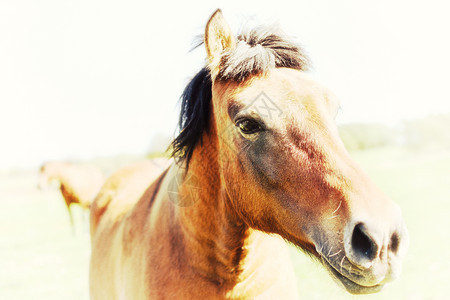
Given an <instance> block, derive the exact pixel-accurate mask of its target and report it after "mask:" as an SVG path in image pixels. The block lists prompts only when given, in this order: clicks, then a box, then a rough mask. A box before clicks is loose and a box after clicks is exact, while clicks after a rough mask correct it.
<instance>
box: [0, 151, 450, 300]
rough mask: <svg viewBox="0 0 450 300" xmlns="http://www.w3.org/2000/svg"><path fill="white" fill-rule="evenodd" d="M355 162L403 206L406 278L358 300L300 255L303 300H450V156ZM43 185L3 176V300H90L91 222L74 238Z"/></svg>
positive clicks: (388, 156)
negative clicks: (406, 237)
mask: <svg viewBox="0 0 450 300" xmlns="http://www.w3.org/2000/svg"><path fill="white" fill-rule="evenodd" d="M352 155H353V157H354V158H355V159H356V160H357V161H358V162H359V163H360V164H361V165H362V166H363V168H364V169H365V170H366V171H367V172H368V173H369V175H370V176H371V177H372V179H373V180H374V181H375V182H376V183H377V184H378V186H379V187H380V188H381V189H382V190H383V191H384V192H385V193H386V194H387V195H389V196H390V197H391V198H392V199H393V200H394V201H395V202H397V203H398V204H399V205H400V206H401V207H402V210H403V215H404V218H405V220H406V222H407V225H408V229H409V234H410V239H411V244H410V250H409V252H408V254H407V256H406V258H405V261H404V267H403V272H402V274H401V276H400V278H399V279H397V280H396V281H395V282H394V283H393V284H391V285H389V286H387V287H386V288H385V289H384V290H383V291H382V292H380V293H378V294H375V295H369V296H352V295H349V294H348V293H347V292H345V291H344V290H343V289H342V288H340V287H339V286H338V284H336V283H335V282H334V281H333V280H332V279H331V277H330V276H329V275H328V274H327V272H326V271H325V269H324V268H323V267H321V266H320V265H319V264H318V263H317V262H314V261H312V260H311V259H310V258H308V257H307V256H306V255H304V254H302V253H301V252H298V251H297V250H295V249H293V250H292V256H293V258H294V265H295V268H296V271H297V277H298V286H299V291H300V295H301V298H302V299H355V298H356V299H362V298H365V299H448V297H449V295H450V285H449V283H448V281H449V280H450V251H449V249H450V230H449V229H450V192H449V191H450V175H449V173H450V153H440V154H436V153H433V154H428V153H411V152H408V151H407V150H404V149H401V148H386V149H376V150H368V151H364V152H355V153H353V154H352ZM36 185H37V174H36V173H35V172H31V171H16V172H0V202H1V209H0V299H8V300H9V299H88V264H89V252H90V249H89V232H88V223H87V222H88V220H87V219H88V218H87V216H86V215H85V218H84V219H83V213H82V211H81V210H78V209H76V208H75V211H74V215H75V223H76V224H75V225H76V226H75V230H74V232H73V231H72V228H71V226H70V222H69V218H68V215H67V212H66V208H65V207H64V204H63V201H62V200H61V198H60V197H61V196H60V195H59V193H58V192H57V191H56V190H50V191H45V192H43V191H39V190H37V189H36Z"/></svg>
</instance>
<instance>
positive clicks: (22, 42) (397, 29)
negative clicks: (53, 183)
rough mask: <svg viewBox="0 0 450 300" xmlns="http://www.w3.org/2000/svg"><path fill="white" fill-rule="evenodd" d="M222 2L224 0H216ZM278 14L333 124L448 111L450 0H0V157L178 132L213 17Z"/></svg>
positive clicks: (147, 142)
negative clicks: (182, 101)
mask: <svg viewBox="0 0 450 300" xmlns="http://www.w3.org/2000/svg"><path fill="white" fill-rule="evenodd" d="M224 3H225V2H224ZM218 7H221V8H222V9H223V12H224V14H225V17H226V18H227V19H228V20H229V22H230V23H231V25H232V28H234V29H235V30H237V29H238V28H239V26H240V24H244V23H245V21H246V20H247V19H254V18H255V17H256V20H257V22H256V23H258V22H259V23H266V22H275V21H278V22H279V23H280V24H281V26H282V28H283V29H284V31H286V32H287V33H288V34H289V35H292V36H295V37H296V38H297V41H299V42H300V43H301V44H302V45H303V46H304V48H305V49H306V51H307V53H308V54H309V56H310V57H311V59H312V62H313V66H314V68H313V70H312V72H311V74H312V76H314V77H315V78H316V79H317V80H318V81H319V82H321V83H323V84H324V85H326V86H328V87H329V88H331V89H332V90H333V91H334V92H335V94H337V95H338V97H339V98H340V99H341V101H342V104H343V113H342V114H341V116H340V117H339V118H340V122H361V121H363V122H383V123H388V124H396V123H398V122H399V121H400V120H402V119H408V118H417V117H421V116H425V115H427V114H432V113H445V112H450V91H449V77H450V76H449V72H450V59H449V56H450V42H449V29H450V18H449V17H448V16H449V12H450V9H449V6H448V5H447V3H446V1H437V0H427V1H401V0H397V1H392V0H391V1H389V0H382V1H366V0H348V1H335V0H299V1H290V2H289V1H281V0H277V1H273V0H272V1H267V2H265V1H242V0H239V1H227V2H226V4H222V3H220V2H219V1H184V2H180V3H179V4H176V3H173V2H170V1H157V2H152V1H148V0H147V1H136V0H132V1H111V0H108V1H107V0H80V1H61V0H39V1H37V0H36V1H33V0H1V1H0V168H5V167H27V166H37V165H39V164H40V163H41V162H42V161H45V160H52V159H81V158H91V157H96V156H106V155H115V154H120V153H145V152H147V151H148V150H150V149H154V148H153V147H152V146H151V143H152V140H154V139H157V138H158V136H168V135H173V133H174V131H175V128H176V122H177V117H178V108H177V103H178V102H177V101H178V99H179V95H180V94H181V92H182V90H183V87H184V86H185V84H186V83H187V82H188V80H189V78H190V77H191V76H192V75H194V74H195V72H196V71H197V70H198V69H199V68H200V67H201V66H202V64H203V62H204V50H203V49H197V50H196V51H194V52H192V53H188V52H189V49H190V48H191V42H192V40H193V38H194V37H195V36H196V35H198V34H201V33H202V32H203V29H204V25H205V23H206V21H207V19H208V17H209V15H210V14H211V13H212V12H213V11H214V10H215V9H216V8H218Z"/></svg>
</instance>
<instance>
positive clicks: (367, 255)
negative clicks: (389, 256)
mask: <svg viewBox="0 0 450 300" xmlns="http://www.w3.org/2000/svg"><path fill="white" fill-rule="evenodd" d="M351 245H352V248H353V251H354V253H355V254H356V255H358V256H360V257H361V258H363V259H368V260H371V261H372V260H374V259H375V257H376V256H377V251H378V246H377V244H376V243H375V241H374V240H373V239H372V238H371V237H370V236H369V235H368V234H367V233H366V228H365V226H364V224H363V223H358V224H356V226H355V228H354V229H353V234H352V241H351Z"/></svg>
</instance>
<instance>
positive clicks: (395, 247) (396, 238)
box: [389, 232, 400, 253]
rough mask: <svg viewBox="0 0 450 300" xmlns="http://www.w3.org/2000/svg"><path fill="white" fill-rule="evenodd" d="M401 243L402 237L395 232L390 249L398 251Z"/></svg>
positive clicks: (394, 251)
mask: <svg viewBox="0 0 450 300" xmlns="http://www.w3.org/2000/svg"><path fill="white" fill-rule="evenodd" d="M399 244H400V237H399V235H398V233H397V232H394V233H393V234H392V236H391V240H390V242H389V249H390V250H391V251H392V252H393V253H396V252H397V251H398V246H399Z"/></svg>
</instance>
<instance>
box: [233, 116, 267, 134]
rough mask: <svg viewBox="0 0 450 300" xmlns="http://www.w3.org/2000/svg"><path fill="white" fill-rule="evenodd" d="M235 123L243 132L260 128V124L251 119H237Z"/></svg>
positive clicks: (255, 130) (252, 131) (250, 132)
mask: <svg viewBox="0 0 450 300" xmlns="http://www.w3.org/2000/svg"><path fill="white" fill-rule="evenodd" d="M236 125H237V126H238V127H239V129H240V130H241V132H242V133H244V134H252V133H256V132H258V131H261V130H262V127H261V125H260V124H259V123H258V122H257V121H255V120H251V119H243V120H239V121H238V122H237V123H236Z"/></svg>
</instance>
